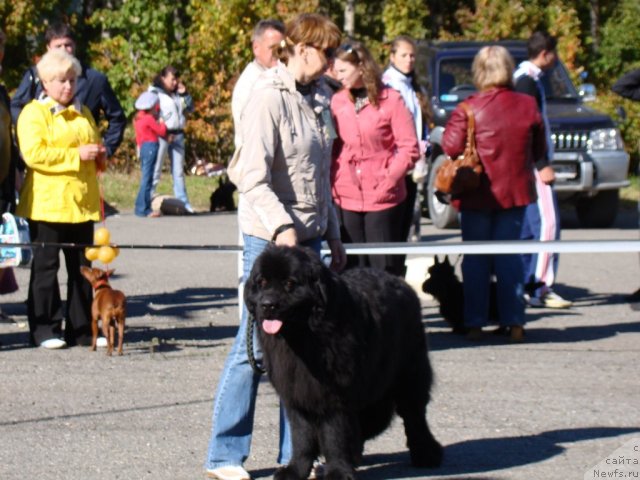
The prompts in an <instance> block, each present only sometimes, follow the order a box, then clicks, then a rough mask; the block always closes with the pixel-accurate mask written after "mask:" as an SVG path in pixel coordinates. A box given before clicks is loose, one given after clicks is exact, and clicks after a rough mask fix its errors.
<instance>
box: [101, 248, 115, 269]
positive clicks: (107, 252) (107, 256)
mask: <svg viewBox="0 0 640 480" xmlns="http://www.w3.org/2000/svg"><path fill="white" fill-rule="evenodd" d="M114 258H116V252H115V251H114V250H113V248H111V247H108V246H102V247H100V250H99V251H98V260H100V261H101V262H102V263H104V264H105V265H108V264H109V263H111V262H112V261H113V259H114Z"/></svg>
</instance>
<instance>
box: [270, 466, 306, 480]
mask: <svg viewBox="0 0 640 480" xmlns="http://www.w3.org/2000/svg"><path fill="white" fill-rule="evenodd" d="M273 478H274V480H305V478H306V477H301V476H299V475H297V474H296V473H295V472H294V470H293V469H292V468H291V467H289V466H286V467H280V468H279V469H277V470H276V472H275V473H274V474H273Z"/></svg>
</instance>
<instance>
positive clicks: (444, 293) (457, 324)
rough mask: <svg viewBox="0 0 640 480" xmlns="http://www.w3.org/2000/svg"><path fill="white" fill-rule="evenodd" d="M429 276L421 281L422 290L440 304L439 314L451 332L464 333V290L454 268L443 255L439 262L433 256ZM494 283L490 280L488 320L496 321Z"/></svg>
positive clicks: (496, 303)
mask: <svg viewBox="0 0 640 480" xmlns="http://www.w3.org/2000/svg"><path fill="white" fill-rule="evenodd" d="M427 271H428V273H429V276H428V277H427V278H426V280H425V281H424V282H423V283H422V291H423V292H424V293H428V294H429V295H432V296H433V298H435V299H436V300H437V301H438V304H439V305H440V315H442V318H444V319H445V320H446V321H447V322H448V323H449V325H451V329H452V331H453V333H458V334H465V333H467V331H468V329H467V328H466V327H465V326H464V291H463V288H462V282H461V281H460V280H459V279H458V277H457V276H456V272H455V268H454V266H453V265H451V262H449V257H448V256H445V257H444V260H443V261H442V262H441V261H440V260H439V259H438V257H437V256H436V257H434V264H433V265H431V266H430V267H429V269H428V270H427ZM496 296H497V291H496V283H495V282H491V285H490V289H489V320H491V321H492V322H498V301H497V298H496Z"/></svg>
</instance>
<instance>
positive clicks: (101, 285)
mask: <svg viewBox="0 0 640 480" xmlns="http://www.w3.org/2000/svg"><path fill="white" fill-rule="evenodd" d="M108 286H109V281H108V280H99V281H98V283H97V284H96V286H95V287H93V289H94V290H100V289H101V288H106V287H108Z"/></svg>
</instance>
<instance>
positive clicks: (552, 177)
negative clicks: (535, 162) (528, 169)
mask: <svg viewBox="0 0 640 480" xmlns="http://www.w3.org/2000/svg"><path fill="white" fill-rule="evenodd" d="M538 175H540V180H542V183H544V184H546V185H553V182H555V181H556V172H555V170H554V169H553V167H552V166H551V165H548V166H546V167H544V168H543V169H542V170H538Z"/></svg>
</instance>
